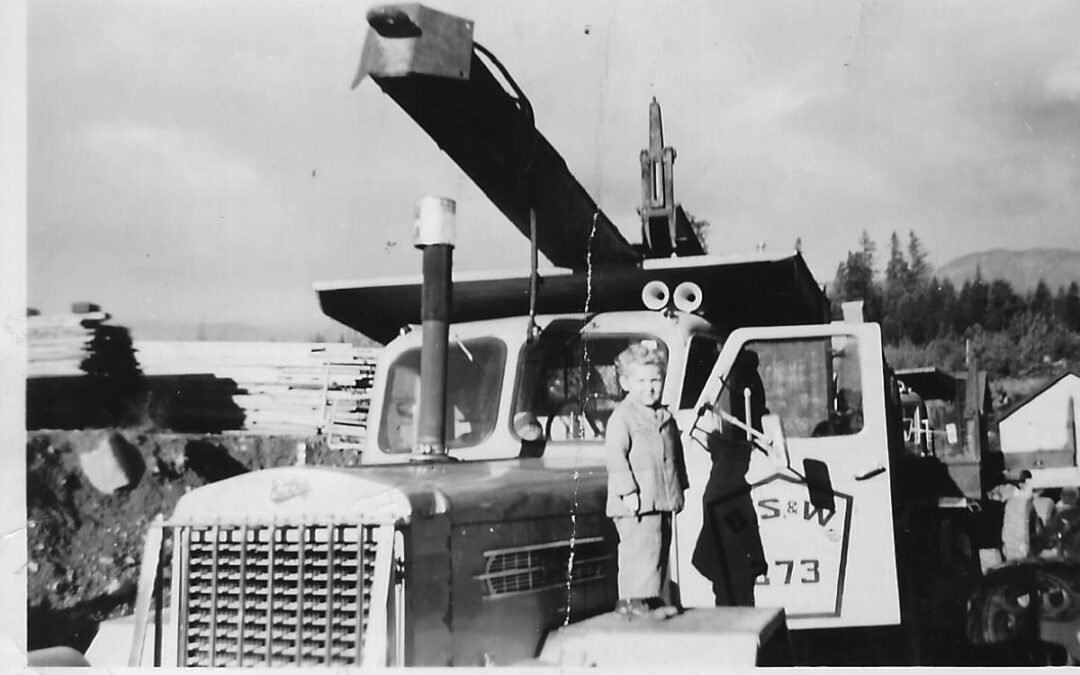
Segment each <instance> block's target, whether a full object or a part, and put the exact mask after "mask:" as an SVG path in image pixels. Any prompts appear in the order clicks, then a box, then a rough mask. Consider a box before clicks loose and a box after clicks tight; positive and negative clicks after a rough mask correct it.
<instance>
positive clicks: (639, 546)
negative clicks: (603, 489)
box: [604, 341, 689, 619]
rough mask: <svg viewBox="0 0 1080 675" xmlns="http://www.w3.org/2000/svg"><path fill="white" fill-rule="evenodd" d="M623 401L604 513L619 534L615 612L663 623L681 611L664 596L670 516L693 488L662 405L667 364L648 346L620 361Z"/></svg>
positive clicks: (610, 451)
mask: <svg viewBox="0 0 1080 675" xmlns="http://www.w3.org/2000/svg"><path fill="white" fill-rule="evenodd" d="M616 367H617V369H618V375H619V386H620V387H622V389H623V390H624V391H626V397H625V398H624V399H623V400H622V401H621V402H620V403H619V404H618V405H617V406H616V407H615V409H614V410H613V411H612V413H611V417H610V418H609V419H608V425H607V435H606V437H605V441H604V443H605V450H606V457H607V470H608V496H607V509H606V512H607V515H608V517H610V518H611V519H612V521H613V522H614V523H615V529H616V530H617V531H618V533H619V551H618V559H619V577H618V584H619V601H618V603H617V604H616V606H615V611H616V612H617V613H618V614H621V615H623V616H626V617H627V618H651V619H665V618H668V617H669V616H672V615H674V614H677V613H678V609H677V608H675V607H672V606H671V605H670V598H662V597H661V596H662V594H663V590H664V586H665V580H666V579H667V575H668V569H667V568H668V552H669V550H670V546H671V518H672V514H673V513H678V512H680V511H682V508H683V503H684V502H683V491H685V490H686V489H687V487H688V486H689V482H688V480H687V476H686V465H685V464H684V462H683V454H682V442H681V441H680V439H679V429H678V427H677V426H676V424H675V419H674V417H672V415H671V413H670V412H669V411H668V410H667V408H666V407H664V406H663V405H661V403H660V395H661V393H662V392H663V387H664V377H665V375H666V370H667V362H666V360H665V357H664V354H663V352H661V351H660V350H659V349H658V348H657V347H656V346H655V345H650V344H649V342H648V341H643V342H640V343H635V344H632V345H630V346H629V347H628V348H627V349H626V350H624V351H623V352H622V353H621V354H619V356H618V358H617V360H616Z"/></svg>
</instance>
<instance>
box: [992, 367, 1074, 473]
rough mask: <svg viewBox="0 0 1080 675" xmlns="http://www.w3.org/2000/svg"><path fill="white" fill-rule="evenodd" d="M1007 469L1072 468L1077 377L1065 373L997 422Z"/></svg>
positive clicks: (1070, 373) (1071, 373)
mask: <svg viewBox="0 0 1080 675" xmlns="http://www.w3.org/2000/svg"><path fill="white" fill-rule="evenodd" d="M998 434H999V438H1000V440H1001V452H1002V453H1003V454H1004V455H1005V467H1006V469H1012V470H1019V469H1041V468H1051V467H1066V466H1070V467H1075V466H1077V461H1076V441H1077V437H1078V436H1080V375H1077V374H1076V373H1074V372H1065V373H1063V374H1062V375H1060V376H1059V377H1057V378H1055V379H1053V380H1051V381H1050V382H1048V383H1047V384H1046V385H1044V386H1043V387H1042V388H1041V389H1039V390H1038V391H1036V392H1035V393H1034V394H1032V395H1031V396H1029V397H1028V398H1027V399H1026V400H1024V401H1023V402H1021V403H1020V404H1018V405H1017V406H1016V407H1015V408H1013V409H1012V410H1011V411H1009V412H1008V413H1006V414H1005V416H1003V417H1002V418H1001V419H1000V420H999V421H998Z"/></svg>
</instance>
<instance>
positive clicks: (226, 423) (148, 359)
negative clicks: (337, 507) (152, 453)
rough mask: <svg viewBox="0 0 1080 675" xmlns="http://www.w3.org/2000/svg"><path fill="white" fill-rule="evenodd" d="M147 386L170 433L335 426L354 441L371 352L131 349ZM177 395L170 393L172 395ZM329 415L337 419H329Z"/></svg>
mask: <svg viewBox="0 0 1080 675" xmlns="http://www.w3.org/2000/svg"><path fill="white" fill-rule="evenodd" d="M135 348H136V352H137V355H138V359H139V364H140V366H141V367H142V371H143V374H144V375H145V376H146V378H147V380H148V381H150V382H155V381H157V382H169V383H170V387H169V389H168V390H167V391H164V390H162V388H161V387H154V388H153V391H154V393H155V395H154V396H153V397H152V399H153V400H151V401H150V403H149V405H150V408H151V411H152V413H153V414H155V415H157V416H158V417H159V418H160V417H161V416H162V415H164V416H165V417H166V418H167V419H168V420H169V421H170V422H169V423H167V424H166V426H168V427H169V428H172V429H177V430H193V427H196V426H198V425H199V424H200V422H201V423H202V424H203V426H210V427H214V426H216V427H220V429H222V430H226V429H244V430H247V431H253V432H257V433H266V434H288V435H312V434H316V433H328V432H330V429H328V426H329V424H330V423H331V422H333V421H334V420H335V419H337V420H339V421H345V422H348V423H349V424H350V428H351V429H353V430H354V434H355V436H356V437H357V439H359V437H362V435H363V429H364V424H365V422H366V419H367V401H368V389H369V388H370V387H371V382H372V380H373V379H374V370H375V359H376V356H377V353H378V351H377V350H374V349H367V348H359V347H354V346H353V345H350V344H344V343H275V342H150V341H146V342H143V341H140V342H137V343H136V345H135ZM173 391H176V392H177V394H175V395H174V394H173ZM332 411H336V413H337V414H336V415H331V412H332Z"/></svg>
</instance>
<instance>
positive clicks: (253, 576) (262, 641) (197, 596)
mask: <svg viewBox="0 0 1080 675" xmlns="http://www.w3.org/2000/svg"><path fill="white" fill-rule="evenodd" d="M179 530H180V531H179V532H178V534H179V536H180V539H179V541H180V545H181V547H182V550H183V552H184V556H185V558H186V561H187V565H186V573H185V574H184V579H183V586H182V592H181V605H180V606H181V617H180V650H179V652H180V653H179V656H180V664H179V665H181V666H264V665H278V664H282V665H285V664H305V665H320V664H321V665H339V664H359V663H360V657H361V651H362V647H363V639H364V633H365V629H366V627H367V620H368V614H369V612H370V605H371V592H372V577H373V572H374V567H375V548H376V547H375V545H374V540H373V534H374V531H375V526H371V525H289V526H284V525H265V526H252V525H243V526H226V525H218V526H207V527H182V528H179Z"/></svg>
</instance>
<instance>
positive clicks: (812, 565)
mask: <svg viewBox="0 0 1080 675" xmlns="http://www.w3.org/2000/svg"><path fill="white" fill-rule="evenodd" d="M773 564H774V565H776V566H777V567H779V568H781V570H782V571H783V575H784V582H783V583H785V584H790V583H792V580H793V577H795V568H796V567H798V568H799V576H798V578H797V579H795V581H797V582H798V583H800V584H816V583H818V582H819V581H821V564H820V563H819V562H818V561H817V560H813V559H807V560H776V561H774V562H773ZM777 578H779V574H778V575H777ZM770 583H772V581H771V580H770V579H769V575H767V574H765V575H762V576H760V577H758V578H757V585H758V586H768V585H769V584H770Z"/></svg>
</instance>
